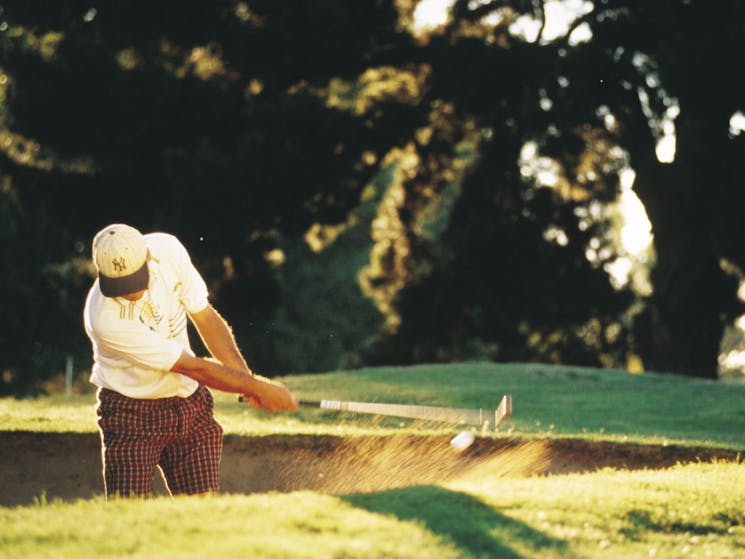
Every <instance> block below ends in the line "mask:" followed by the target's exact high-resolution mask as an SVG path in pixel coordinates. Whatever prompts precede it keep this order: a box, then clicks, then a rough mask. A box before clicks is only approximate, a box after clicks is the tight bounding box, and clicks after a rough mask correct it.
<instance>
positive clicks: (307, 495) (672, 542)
mask: <svg viewBox="0 0 745 559" xmlns="http://www.w3.org/2000/svg"><path fill="white" fill-rule="evenodd" d="M524 450H525V451H526V452H528V453H529V454H530V455H531V456H533V457H534V455H535V450H536V449H534V448H533V449H530V448H527V449H524ZM517 458H518V457H517V456H515V455H513V456H512V459H517ZM531 459H532V458H531ZM743 502H745V469H744V468H743V467H742V464H735V463H715V464H691V465H685V466H676V467H673V468H670V469H666V470H659V471H637V472H627V471H616V470H603V471H600V472H597V473H594V474H583V475H579V474H576V475H567V476H549V477H543V476H541V477H520V476H517V475H511V474H510V473H509V472H507V471H503V472H502V473H501V474H500V475H494V472H492V474H491V475H485V473H484V472H482V475H480V476H478V475H475V472H470V474H469V475H466V476H464V477H462V478H455V479H453V480H451V481H450V482H448V483H446V484H444V485H438V486H435V485H426V484H425V485H415V486H411V487H405V488H399V489H394V490H385V491H377V492H375V491H373V492H366V493H355V494H350V495H346V496H330V495H322V494H319V493H314V492H309V491H301V492H295V493H285V494H279V493H265V494H257V495H251V496H239V495H228V496H222V497H213V498H207V499H199V498H176V499H168V498H159V499H152V500H132V501H111V502H109V503H105V502H104V501H103V500H100V499H95V500H90V501H79V502H76V503H68V504H63V503H59V502H53V503H46V502H44V501H43V500H40V501H39V502H38V503H37V505H36V506H29V507H17V508H12V509H10V508H0V526H2V528H1V529H0V555H2V556H7V557H34V558H45V557H50V558H51V557H125V556H136V557H141V558H150V557H153V558H155V557H157V558H171V557H174V558H175V557H184V556H199V555H200V554H201V553H202V551H203V552H204V554H205V555H209V556H214V557H224V558H231V557H276V558H284V557H291V558H293V559H295V558H304V557H308V558H311V557H312V558H321V559H323V558H332V557H355V558H366V557H370V558H381V557H395V558H402V559H404V558H432V559H435V558H437V559H439V558H448V557H503V558H508V559H509V558H523V559H552V558H558V557H567V558H570V557H571V558H573V559H582V558H587V559H589V558H594V557H598V556H600V555H599V554H602V556H603V557H608V558H610V559H628V558H635V557H683V556H691V557H713V558H720V559H724V558H731V557H736V556H738V553H739V551H740V550H741V549H742V548H743V546H745V512H744V511H743V508H742V503H743ZM93 518H95V519H96V521H95V522H91V519H93ZM200 550H202V551H200Z"/></svg>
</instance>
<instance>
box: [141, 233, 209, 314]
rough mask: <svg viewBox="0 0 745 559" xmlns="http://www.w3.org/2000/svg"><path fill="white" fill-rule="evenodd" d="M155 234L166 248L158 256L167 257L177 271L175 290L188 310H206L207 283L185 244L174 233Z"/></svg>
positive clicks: (207, 300)
mask: <svg viewBox="0 0 745 559" xmlns="http://www.w3.org/2000/svg"><path fill="white" fill-rule="evenodd" d="M153 236H157V237H158V240H159V242H161V243H162V245H161V246H163V247H164V248H165V250H164V251H163V253H162V254H161V253H159V255H158V257H159V258H165V259H167V260H168V262H169V264H170V266H171V268H172V269H173V271H174V272H175V273H176V276H177V280H178V281H177V283H176V285H175V286H174V291H175V292H176V295H177V297H178V298H179V300H180V301H181V303H182V304H183V305H184V308H185V309H186V312H188V313H190V314H193V313H197V312H199V311H201V310H204V309H205V308H206V307H207V305H208V304H209V299H208V296H209V293H208V291H207V284H206V283H205V282H204V279H202V276H201V274H200V273H199V272H198V271H197V269H196V268H195V267H194V264H192V262H191V257H190V256H189V253H188V252H187V250H186V248H185V247H184V245H182V244H181V241H179V240H178V239H177V238H176V237H174V236H173V235H168V234H165V233H155V234H153Z"/></svg>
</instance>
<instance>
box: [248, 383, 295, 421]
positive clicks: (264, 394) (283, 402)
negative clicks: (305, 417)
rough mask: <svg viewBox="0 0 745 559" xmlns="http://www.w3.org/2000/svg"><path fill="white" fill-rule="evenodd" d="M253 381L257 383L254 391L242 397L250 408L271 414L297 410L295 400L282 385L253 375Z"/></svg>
mask: <svg viewBox="0 0 745 559" xmlns="http://www.w3.org/2000/svg"><path fill="white" fill-rule="evenodd" d="M254 379H255V380H256V381H257V386H256V389H255V390H254V391H253V392H252V393H251V394H244V395H243V398H244V399H245V400H246V401H248V404H249V405H250V406H251V407H252V408H254V409H256V410H261V411H268V412H271V413H274V412H278V411H296V410H297V408H298V401H297V398H295V396H293V395H292V393H291V392H290V391H289V390H287V388H286V387H285V386H284V385H283V384H281V383H279V382H277V381H274V380H271V379H268V378H266V377H262V376H259V375H254Z"/></svg>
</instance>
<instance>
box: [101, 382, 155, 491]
mask: <svg viewBox="0 0 745 559" xmlns="http://www.w3.org/2000/svg"><path fill="white" fill-rule="evenodd" d="M149 405H150V402H148V401H147V400H135V399H132V398H127V397H126V396H122V395H121V394H118V393H116V392H112V391H110V390H105V389H102V390H100V391H99V394H98V406H97V408H96V412H97V414H98V426H99V428H100V430H101V457H102V461H103V474H104V490H105V493H106V496H107V497H112V496H117V495H118V496H121V497H147V496H149V495H151V494H152V492H153V475H154V474H155V468H156V466H157V462H158V458H159V456H160V453H161V450H162V448H163V442H162V438H160V437H156V436H153V434H152V433H151V432H149V429H148V427H147V421H146V419H147V417H148V415H149V409H148V407H149Z"/></svg>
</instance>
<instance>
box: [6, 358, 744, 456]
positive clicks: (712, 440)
mask: <svg viewBox="0 0 745 559" xmlns="http://www.w3.org/2000/svg"><path fill="white" fill-rule="evenodd" d="M283 380H284V381H285V383H286V384H287V385H288V386H289V387H290V388H291V389H292V390H293V391H294V392H295V393H296V394H298V395H299V396H302V397H303V398H308V399H321V398H327V399H339V400H362V401H379V402H394V403H412V404H428V405H443V406H456V407H475V408H478V407H482V408H485V409H494V408H495V407H496V406H497V404H498V403H499V400H500V399H501V397H502V395H503V394H512V396H513V398H514V414H513V418H512V420H511V421H509V422H508V423H507V424H506V425H504V426H503V428H502V430H503V431H507V432H509V431H513V432H514V433H518V434H520V435H529V436H536V437H551V436H570V437H582V438H598V439H610V440H629V441H634V442H665V441H669V442H673V441H674V442H676V443H680V444H691V445H693V444H696V445H705V446H715V447H723V448H731V449H735V450H741V449H745V405H743V402H744V401H745V384H743V383H736V382H721V381H719V382H716V381H710V380H703V379H695V378H689V377H681V376H677V375H667V374H654V373H646V374H642V375H632V374H628V373H624V372H620V371H609V370H600V369H588V368H579V367H563V366H560V367H554V366H548V365H539V364H494V363H462V364H455V365H420V366H414V367H380V368H368V369H359V370H355V371H348V372H332V373H328V374H323V375H298V376H292V377H287V378H286V379H283ZM94 402H95V396H94V395H93V394H92V393H91V394H84V395H74V396H71V397H69V398H68V397H66V396H64V395H62V396H52V397H45V398H40V399H36V400H13V399H8V398H6V399H0V428H2V429H3V430H6V431H13V430H16V431H17V430H24V431H45V432H94V431H95V430H96V425H95V413H94V410H93V405H94ZM216 414H217V415H218V417H219V419H220V421H221V423H222V424H223V426H224V427H225V431H226V433H233V434H268V433H308V434H318V433H330V434H340V433H341V434H348V433H354V432H363V433H364V432H366V431H368V430H369V429H370V423H369V421H359V417H355V416H352V415H348V414H341V415H340V414H335V413H332V412H326V411H320V410H307V409H304V410H301V411H300V412H299V413H297V414H279V415H276V416H273V415H266V414H262V413H258V412H255V411H253V410H252V409H250V408H249V407H248V406H246V405H240V404H238V403H237V402H236V398H235V396H233V395H230V394H222V393H217V394H216ZM408 424H409V422H406V421H401V420H388V421H384V422H382V426H384V427H386V426H387V427H394V428H400V426H401V425H408ZM374 429H376V430H377V429H379V426H377V427H375V428H374Z"/></svg>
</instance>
